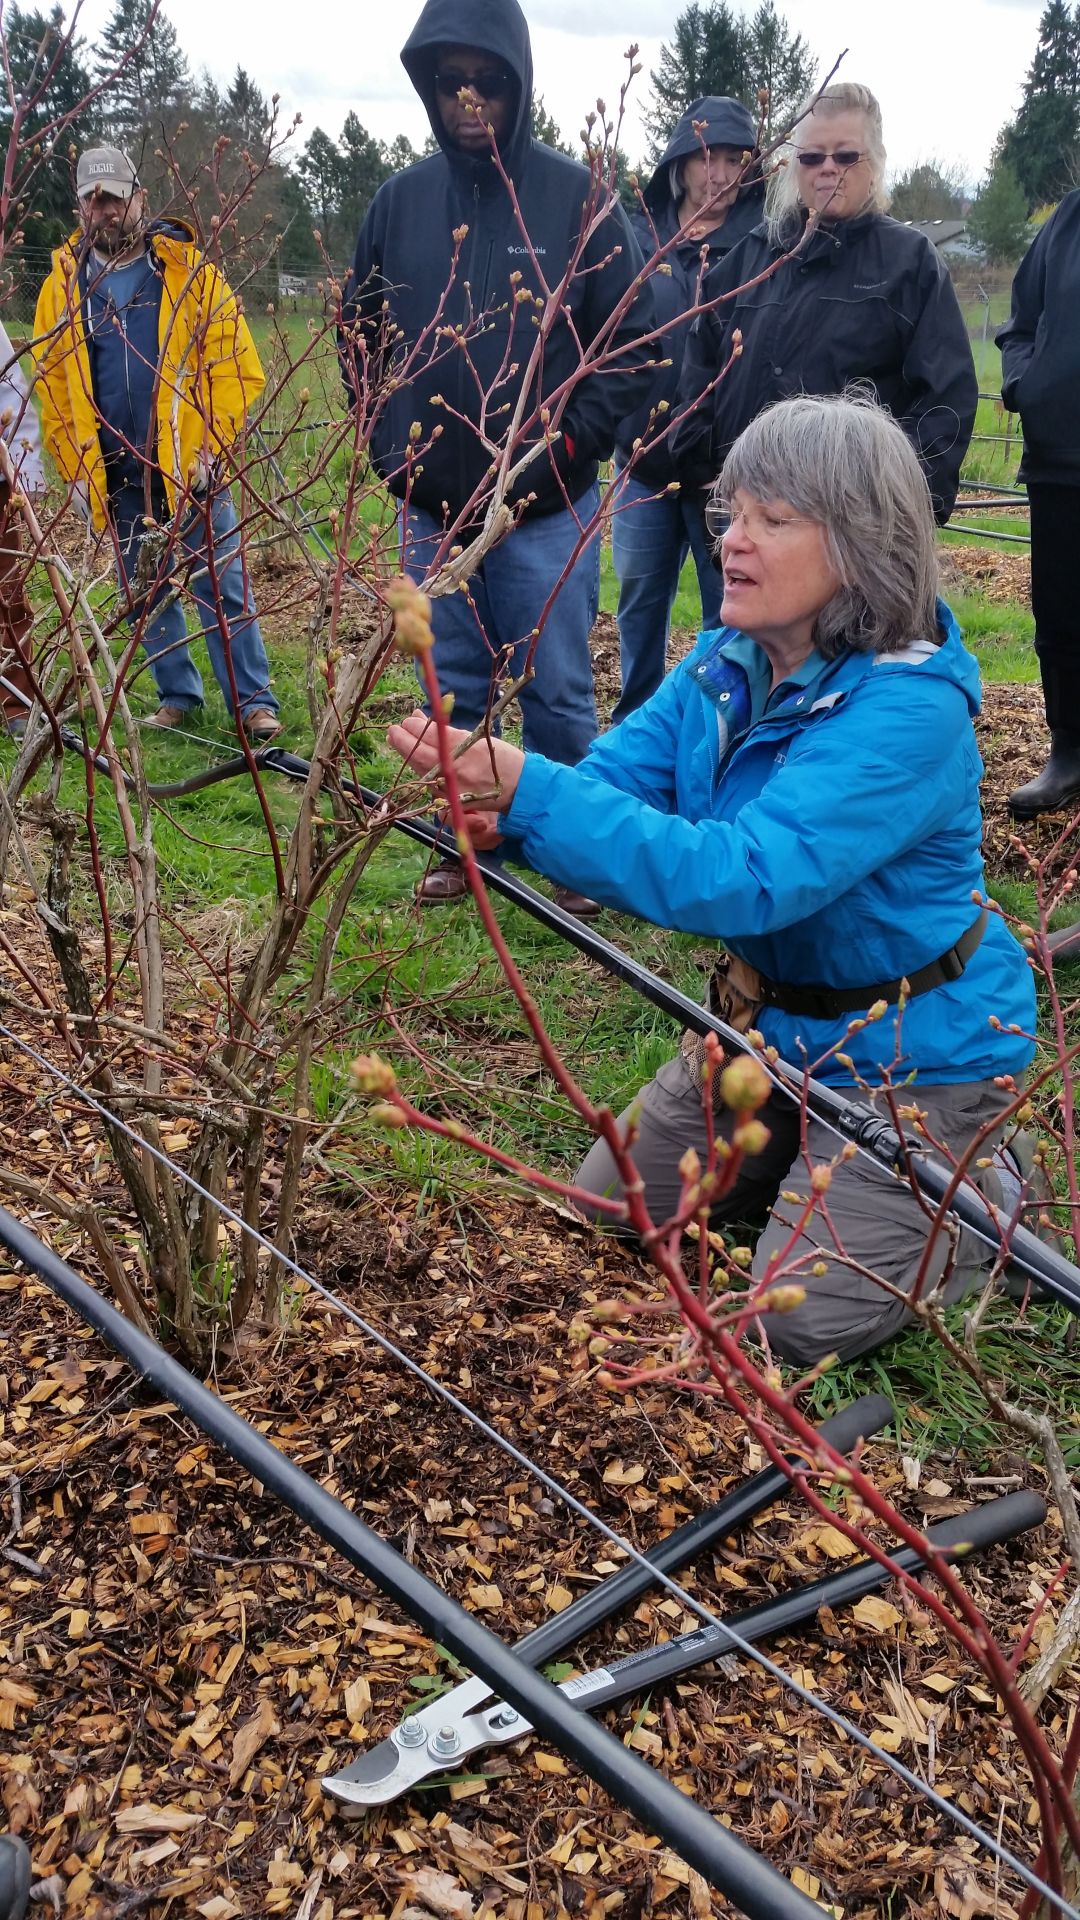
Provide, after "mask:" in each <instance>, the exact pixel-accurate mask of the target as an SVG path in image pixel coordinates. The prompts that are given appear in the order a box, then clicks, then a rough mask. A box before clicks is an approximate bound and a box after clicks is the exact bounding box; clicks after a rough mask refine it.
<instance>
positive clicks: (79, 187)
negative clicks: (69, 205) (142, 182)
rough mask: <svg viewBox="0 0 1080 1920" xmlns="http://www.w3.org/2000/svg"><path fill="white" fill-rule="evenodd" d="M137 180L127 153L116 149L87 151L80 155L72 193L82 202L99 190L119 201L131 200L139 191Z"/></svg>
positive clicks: (104, 148) (92, 149) (101, 148)
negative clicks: (110, 194) (114, 196)
mask: <svg viewBox="0 0 1080 1920" xmlns="http://www.w3.org/2000/svg"><path fill="white" fill-rule="evenodd" d="M138 187H139V176H138V174H137V173H136V171H135V169H134V167H133V166H132V164H131V161H130V160H129V159H128V157H127V154H126V153H121V151H120V149H119V147H87V149H86V152H85V153H81V154H80V155H79V164H78V166H77V167H76V169H75V191H76V193H77V194H78V196H79V199H80V200H85V199H86V198H87V196H88V195H89V194H91V193H96V192H97V191H98V190H99V189H100V190H101V192H102V193H113V194H115V195H116V198H117V199H118V200H130V198H131V196H132V194H133V193H136V192H137V191H138Z"/></svg>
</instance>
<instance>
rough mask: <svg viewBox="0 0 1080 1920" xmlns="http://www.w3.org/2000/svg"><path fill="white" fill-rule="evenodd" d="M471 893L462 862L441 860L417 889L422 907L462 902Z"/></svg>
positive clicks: (429, 871) (417, 895) (425, 876)
mask: <svg viewBox="0 0 1080 1920" xmlns="http://www.w3.org/2000/svg"><path fill="white" fill-rule="evenodd" d="M468 891H469V883H468V881H467V880H466V878H465V869H464V867H463V866H462V864H461V862H460V860H440V861H439V864H438V866H437V867H430V868H429V869H428V871H427V873H425V875H424V877H423V879H422V880H421V882H420V884H419V886H418V887H417V889H416V898H417V900H418V901H419V903H420V905H421V906H422V907H441V906H444V905H445V903H446V902H447V901H448V900H460V899H462V898H463V896H464V895H465V894H467V893H468Z"/></svg>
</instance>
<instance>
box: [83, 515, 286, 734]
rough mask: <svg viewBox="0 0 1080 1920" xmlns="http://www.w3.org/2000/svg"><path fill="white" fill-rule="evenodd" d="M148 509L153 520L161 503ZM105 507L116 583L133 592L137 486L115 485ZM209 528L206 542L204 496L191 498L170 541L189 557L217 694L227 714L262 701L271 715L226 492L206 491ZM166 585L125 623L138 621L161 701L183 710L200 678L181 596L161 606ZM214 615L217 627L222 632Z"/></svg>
mask: <svg viewBox="0 0 1080 1920" xmlns="http://www.w3.org/2000/svg"><path fill="white" fill-rule="evenodd" d="M155 508H156V511H157V512H158V515H159V518H162V519H164V517H165V516H166V515H167V513H168V508H167V506H166V505H165V503H164V501H161V502H160V503H158V502H155ZM109 512H110V514H111V517H112V523H113V526H114V528H115V530H116V538H117V542H118V545H119V550H120V569H119V572H120V585H121V588H123V589H125V590H126V591H127V592H128V594H129V596H131V597H132V598H135V597H136V588H135V584H134V582H135V570H136V566H137V564H138V557H139V549H140V547H141V546H142V543H143V539H144V537H145V534H146V531H147V530H146V528H145V526H144V524H143V516H144V514H145V512H146V502H145V496H144V493H143V489H142V487H141V486H139V487H118V488H117V489H116V490H115V491H114V492H111V493H110V495H109ZM209 532H210V537H209V541H208V540H207V523H206V503H205V501H203V500H196V501H193V502H192V503H191V506H190V508H189V509H188V511H187V512H186V513H185V515H184V517H183V520H182V523H181V527H180V532H179V535H178V536H177V537H176V546H177V549H180V548H182V549H183V551H184V553H186V554H188V555H190V557H191V559H192V560H193V561H194V566H193V569H192V573H191V593H192V596H193V598H194V601H195V605H196V608H197V609H198V613H199V618H200V621H201V623H202V624H201V629H200V630H201V632H202V634H203V635H204V637H205V640H206V647H207V652H208V653H209V655H210V665H211V666H212V667H213V669H214V678H215V680H216V681H217V683H218V686H219V687H220V688H221V691H222V693H223V695H224V697H225V705H226V706H227V707H228V709H229V713H230V715H231V714H233V713H234V710H235V707H236V706H237V705H238V706H239V710H240V715H241V718H243V717H244V716H246V715H247V714H249V713H253V712H254V711H255V709H256V708H257V707H267V708H269V710H270V712H271V713H276V712H277V710H278V703H277V701H276V700H275V698H274V696H273V694H272V693H271V691H270V664H269V662H268V660H267V658H266V648H265V647H264V645H263V638H262V634H261V633H260V632H259V623H258V620H257V619H256V617H255V603H254V601H253V599H252V597H251V592H250V588H247V587H246V585H245V578H244V563H243V556H242V554H241V551H240V530H239V527H238V526H237V521H236V511H235V509H234V507H233V503H232V499H231V496H230V495H229V493H228V492H227V491H226V490H222V491H221V492H220V493H216V494H215V495H214V496H213V499H212V501H211V505H210V529H209ZM208 555H209V558H210V560H212V562H213V567H214V572H215V574H216V577H217V589H218V594H219V595H220V599H221V607H220V612H219V609H218V605H217V596H216V595H215V593H214V589H213V587H212V586H211V583H210V574H209V571H208ZM169 564H170V563H169V561H168V559H167V558H165V559H163V561H162V567H169ZM157 573H158V568H157V567H155V568H154V569H153V572H152V574H151V578H150V581H149V582H148V583H147V584H151V585H152V584H153V582H154V580H155V579H156V578H157ZM168 591H169V581H168V580H167V579H166V580H163V581H162V582H161V584H160V586H159V587H158V588H157V590H156V592H155V594H154V597H153V599H152V600H151V602H150V607H149V610H148V611H147V612H146V613H143V611H142V608H141V606H138V605H137V606H136V610H135V612H133V613H131V614H130V615H129V625H132V626H134V625H136V624H137V622H138V621H139V620H140V619H141V620H142V622H143V625H142V635H141V638H142V643H143V646H144V647H145V649H146V652H147V655H148V657H149V660H150V671H151V673H152V674H153V676H154V685H155V686H156V687H157V690H158V697H159V699H160V700H161V703H162V705H163V706H167V707H179V708H180V709H181V710H182V711H184V712H186V711H187V710H188V709H189V708H191V707H197V706H200V705H201V703H202V697H203V683H202V677H201V675H200V673H199V669H198V667H197V666H196V665H195V662H194V660H193V659H192V657H191V654H190V653H189V651H188V645H187V638H188V635H187V621H186V620H185V618H184V606H183V601H182V600H180V599H173V600H170V601H169V602H168V605H166V606H162V605H161V602H162V601H163V600H164V599H165V597H166V595H167V594H168ZM222 616H224V625H225V628H226V632H225V633H223V632H222ZM230 660H231V662H232V670H233V673H234V675H235V677H236V691H237V695H238V696H239V698H238V701H236V702H234V700H233V692H232V687H231V686H230V684H229V667H228V662H229V661H230Z"/></svg>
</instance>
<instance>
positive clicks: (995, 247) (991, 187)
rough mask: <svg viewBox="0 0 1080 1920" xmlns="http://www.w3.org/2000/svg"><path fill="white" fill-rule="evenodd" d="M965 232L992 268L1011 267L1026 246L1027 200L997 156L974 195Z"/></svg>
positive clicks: (1013, 175) (1005, 165)
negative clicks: (966, 231) (973, 203)
mask: <svg viewBox="0 0 1080 1920" xmlns="http://www.w3.org/2000/svg"><path fill="white" fill-rule="evenodd" d="M968 232H969V234H970V235H971V238H972V240H974V242H975V244H976V246H977V247H980V248H981V249H982V252H983V254H984V255H985V257H986V259H987V260H988V261H989V262H990V264H991V265H992V266H1002V265H1004V266H1014V265H1015V264H1016V262H1017V261H1018V260H1019V258H1020V255H1021V254H1022V253H1023V251H1024V248H1025V247H1026V245H1027V241H1028V208H1027V199H1026V197H1025V194H1024V189H1023V187H1022V186H1021V185H1020V182H1019V180H1018V179H1017V177H1016V175H1015V173H1014V172H1013V170H1012V168H1011V166H1010V165H1009V163H1008V161H1007V160H1005V159H1003V158H1002V156H1001V155H1000V154H999V155H998V157H997V159H996V160H995V162H994V165H993V167H992V168H991V170H990V172H989V173H988V174H987V176H986V179H985V181H984V182H983V184H982V186H981V187H980V188H979V191H978V194H977V195H976V198H975V205H974V206H973V207H972V209H971V216H970V218H969V220H968Z"/></svg>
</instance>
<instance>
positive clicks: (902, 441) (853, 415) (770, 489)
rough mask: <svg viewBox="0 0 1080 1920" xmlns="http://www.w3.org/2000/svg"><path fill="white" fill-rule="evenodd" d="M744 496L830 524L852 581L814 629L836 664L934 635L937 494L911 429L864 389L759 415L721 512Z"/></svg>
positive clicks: (830, 538) (736, 456)
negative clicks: (843, 657) (846, 654)
mask: <svg viewBox="0 0 1080 1920" xmlns="http://www.w3.org/2000/svg"><path fill="white" fill-rule="evenodd" d="M736 493H745V494H749V496H750V497H751V499H753V500H761V501H775V500H782V501H785V502H786V503H787V504H788V505H789V506H792V507H794V509H795V511H796V513H799V514H803V515H804V516H805V517H806V519H808V520H813V521H815V522H816V523H817V525H818V526H820V528H821V530H822V532H823V534H824V536H825V542H826V547H827V550H828V554H829V558H830V559H831V561H832V564H833V566H834V567H835V569H836V571H837V573H838V574H839V576H840V579H841V581H842V582H843V584H842V586H841V587H840V588H839V590H838V592H836V593H835V594H834V595H833V597H832V599H831V600H830V601H829V602H828V604H827V605H826V606H825V607H823V608H822V610H821V612H820V613H819V614H818V617H817V621H816V623H815V626H814V645H815V646H816V647H817V649H818V652H819V653H821V654H823V655H824V657H825V659H826V660H835V659H836V657H837V655H838V654H840V653H842V652H843V651H844V649H845V648H847V647H851V648H853V649H854V650H855V651H856V652H857V653H896V652H898V651H899V650H900V649H901V648H903V647H907V646H910V645H911V644H912V642H913V641H916V640H933V639H934V638H935V635H936V633H937V611H936V599H937V545H936V539H935V526H934V515H933V510H932V508H931V504H930V490H929V487H928V486H927V483H926V478H925V476H924V474H923V470H922V467H921V466H920V465H919V456H918V454H917V453H916V452H915V449H914V447H913V446H912V444H911V442H910V440H909V439H908V437H907V435H906V433H905V432H904V430H903V428H902V427H900V426H898V425H897V423H896V421H895V420H894V419H893V417H892V415H891V414H890V413H887V412H886V410H885V408H884V407H881V406H879V405H878V403H877V401H876V400H875V399H874V398H873V396H872V395H871V394H869V393H868V392H867V391H866V390H865V389H863V390H861V391H860V390H859V389H858V388H855V389H849V391H848V392H847V393H846V394H842V395H839V396H836V397H834V396H832V395H816V394H799V395H796V396H795V398H793V399H791V400H778V401H777V402H776V404H775V405H774V406H771V407H767V408H766V409H765V411H764V413H759V414H758V417H757V419H756V420H752V421H751V423H750V425H749V426H748V427H747V428H746V429H745V430H744V432H742V433H741V434H740V435H739V438H738V439H737V440H736V442H735V444H734V446H733V447H732V449H731V451H730V453H729V454H728V456H727V459H726V460H725V461H724V466H723V470H722V472H721V474H720V478H719V480H718V481H717V483H716V488H715V490H714V493H713V497H712V500H711V502H710V516H711V514H712V512H713V511H714V510H715V509H716V508H717V507H718V506H722V505H723V504H726V503H727V502H729V501H730V500H731V499H732V498H733V496H734V495H735V494H736Z"/></svg>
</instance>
